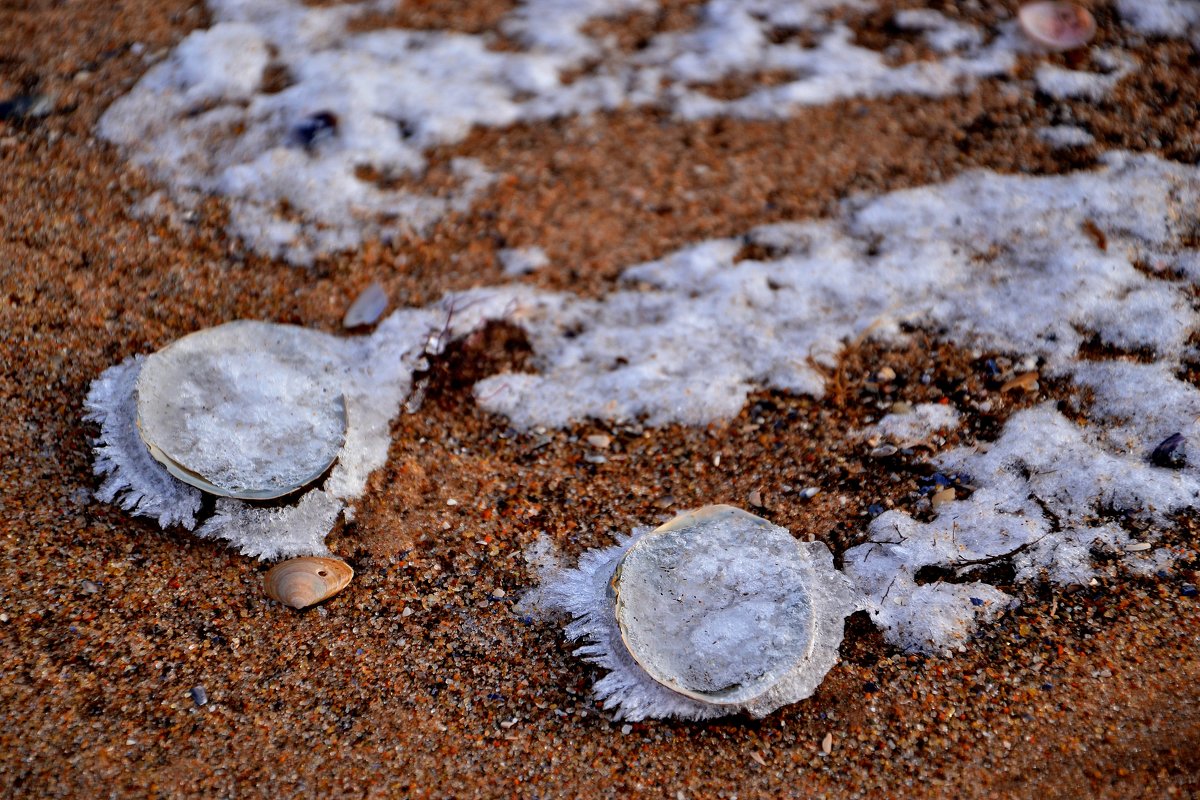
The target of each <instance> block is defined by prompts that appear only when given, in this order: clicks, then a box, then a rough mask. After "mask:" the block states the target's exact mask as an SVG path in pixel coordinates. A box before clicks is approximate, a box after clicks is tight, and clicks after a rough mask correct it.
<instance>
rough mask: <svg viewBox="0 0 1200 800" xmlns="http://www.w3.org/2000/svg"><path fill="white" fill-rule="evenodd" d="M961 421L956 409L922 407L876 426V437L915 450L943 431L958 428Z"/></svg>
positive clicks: (934, 404)
mask: <svg viewBox="0 0 1200 800" xmlns="http://www.w3.org/2000/svg"><path fill="white" fill-rule="evenodd" d="M960 418H961V415H960V414H959V413H958V410H957V409H956V408H954V407H953V406H950V405H942V404H941V403H919V404H917V405H915V406H913V407H912V409H911V410H910V411H906V412H904V413H902V414H897V413H894V412H893V413H891V414H888V415H887V416H885V417H884V418H883V419H881V420H879V422H877V423H875V424H874V425H873V426H872V433H874V434H875V435H876V436H879V437H881V438H884V439H887V440H888V441H890V442H892V443H894V444H896V445H897V446H899V447H913V446H914V445H917V444H919V443H921V442H925V441H927V440H928V439H929V438H930V437H931V436H933V434H935V433H938V432H939V431H949V430H953V429H954V428H957V427H958V422H959V419H960Z"/></svg>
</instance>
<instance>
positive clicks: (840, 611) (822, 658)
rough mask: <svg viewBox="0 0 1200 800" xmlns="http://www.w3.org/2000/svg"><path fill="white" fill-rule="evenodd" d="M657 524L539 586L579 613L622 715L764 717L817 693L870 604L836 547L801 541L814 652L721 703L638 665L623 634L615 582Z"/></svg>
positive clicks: (604, 696)
mask: <svg viewBox="0 0 1200 800" xmlns="http://www.w3.org/2000/svg"><path fill="white" fill-rule="evenodd" d="M714 508H722V507H711V506H710V507H705V508H703V509H697V510H695V511H693V512H689V513H688V514H685V515H683V517H682V519H683V520H684V521H683V522H680V518H677V519H676V520H674V521H672V522H669V523H667V526H677V527H678V526H680V525H686V524H688V521H689V520H691V521H694V517H695V515H697V514H700V515H703V514H709V513H712V510H713V509H714ZM723 508H724V509H729V510H730V511H736V513H737V514H739V515H744V516H745V517H746V518H749V519H753V520H757V522H756V523H755V524H756V525H765V526H769V528H770V529H772V530H774V531H777V532H778V531H782V532H783V533H786V534H787V535H788V536H789V537H790V536H791V534H790V533H787V531H786V529H783V528H779V527H778V526H774V525H772V524H771V523H769V522H768V521H766V520H761V518H758V517H754V516H753V515H751V514H749V513H747V512H744V511H741V510H740V509H732V507H729V506H725V507H723ZM677 527H676V529H677ZM656 530H658V529H652V528H639V529H636V530H635V531H634V532H633V533H632V535H630V536H628V537H625V538H624V539H623V540H622V541H621V542H620V543H619V544H618V545H616V546H613V547H608V548H604V549H600V550H591V551H587V552H585V553H584V554H583V555H582V556H581V557H580V559H579V563H578V565H577V566H576V567H575V568H573V569H560V570H555V571H552V572H550V573H548V574H547V575H546V576H545V578H544V581H543V584H542V586H541V587H540V589H539V590H538V593H537V594H538V601H539V605H540V606H541V607H542V608H544V609H546V610H550V611H561V612H566V613H567V614H569V615H570V616H571V618H572V619H571V620H570V621H569V622H568V623H567V625H566V629H565V632H566V635H567V637H568V638H569V639H572V640H577V641H581V642H583V645H582V646H581V647H580V648H578V649H577V650H576V654H577V655H578V656H580V657H582V658H584V659H586V660H588V661H591V662H593V663H595V664H597V665H599V666H600V667H602V668H604V669H606V670H607V674H606V675H604V676H603V677H602V678H600V679H599V680H598V681H597V682H596V684H595V686H594V691H595V694H596V696H597V698H598V699H599V700H601V701H602V703H603V705H604V707H605V708H606V709H608V710H611V711H612V712H613V714H614V716H615V717H616V718H617V719H628V720H633V721H636V720H640V719H646V718H666V717H677V718H681V719H695V720H703V719H712V718H716V717H720V716H725V715H728V714H734V713H746V714H749V715H751V716H755V717H763V716H766V715H767V714H769V713H771V712H772V711H775V710H776V709H778V708H780V707H782V706H785V705H788V704H790V703H794V702H797V701H799V700H803V699H804V698H806V697H808V696H810V695H811V694H812V693H813V692H814V691H815V690H816V688H817V686H818V685H819V684H820V682H821V680H822V679H823V678H824V676H825V674H826V673H827V672H828V671H829V670H830V669H831V668H832V667H833V665H834V664H835V663H837V659H838V647H839V645H840V644H841V640H842V636H843V632H844V621H845V618H846V616H848V615H849V614H851V613H853V612H854V611H855V610H858V609H859V608H861V607H862V598H861V597H860V595H859V594H858V593H857V592H856V591H855V590H854V588H853V587H852V585H851V583H850V581H849V580H848V579H847V578H846V577H845V576H844V575H842V574H841V573H840V572H838V571H837V570H836V569H834V566H833V556H832V554H831V553H830V552H829V550H828V548H827V547H826V546H825V545H824V544H823V543H820V542H799V541H797V542H796V543H795V544H796V551H795V552H796V558H797V561H796V564H795V566H796V568H797V569H798V571H799V572H800V573H802V574H803V577H804V580H805V581H806V583H807V584H808V586H807V589H808V594H809V595H810V596H811V597H813V598H814V604H813V614H812V621H813V625H812V641H811V645H810V646H809V647H808V648H807V653H806V655H805V656H804V657H802V658H800V659H798V660H797V662H796V663H795V664H794V665H792V668H790V669H788V670H785V671H783V672H782V673H781V674H778V675H776V676H774V677H772V678H771V681H770V685H769V686H768V687H767V688H766V689H765V690H764V691H762V692H759V693H756V694H755V695H754V696H752V697H749V698H747V699H745V700H744V701H741V702H735V703H728V704H718V703H713V702H707V701H706V700H704V699H701V698H699V697H694V696H688V695H685V694H682V693H680V692H678V691H675V690H673V689H672V688H670V687H668V686H667V685H665V684H664V683H663V682H661V681H659V680H657V679H656V678H655V677H653V676H652V675H650V674H649V673H648V672H647V671H646V670H645V669H644V668H643V667H642V666H641V665H639V664H638V662H637V661H636V660H635V658H634V657H633V655H632V654H631V652H630V651H629V649H628V647H627V646H626V644H625V640H624V638H623V636H622V631H621V626H620V624H619V622H618V618H617V614H616V609H615V606H614V604H613V592H612V588H611V584H612V581H613V578H614V576H615V575H616V571H617V567H618V564H619V563H620V562H621V559H622V558H624V557H625V555H626V554H627V553H628V552H629V551H630V549H631V548H633V547H635V546H637V544H638V542H639V541H641V540H642V539H643V538H644V537H646V536H647V535H651V534H653V533H654V532H655V531H656ZM743 555H744V553H743ZM729 557H730V558H731V559H733V560H734V565H735V566H738V567H746V566H747V564H748V562H747V561H745V560H743V561H741V562H740V563H739V562H737V559H738V557H739V552H738V551H736V550H735V551H733V552H731V553H730V554H729Z"/></svg>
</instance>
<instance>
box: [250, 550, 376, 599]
mask: <svg viewBox="0 0 1200 800" xmlns="http://www.w3.org/2000/svg"><path fill="white" fill-rule="evenodd" d="M353 578H354V569H353V568H352V567H351V566H350V565H349V564H347V563H346V562H345V561H340V560H338V559H336V558H323V557H321V556H305V557H303V558H293V559H290V560H288V561H282V562H280V563H278V564H276V565H275V566H273V567H271V569H270V570H268V572H267V574H266V577H264V578H263V585H264V588H265V589H266V592H267V596H268V597H270V598H271V599H272V600H278V601H279V602H281V603H283V604H284V605H285V606H291V607H292V608H308V607H309V606H311V605H316V604H317V603H320V602H321V601H322V600H328V599H329V598H330V597H333V596H334V595H335V594H337V593H338V592H340V591H342V589H345V588H346V587H347V586H348V585H349V584H350V581H351V580H352V579H353Z"/></svg>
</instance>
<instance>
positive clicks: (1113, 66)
mask: <svg viewBox="0 0 1200 800" xmlns="http://www.w3.org/2000/svg"><path fill="white" fill-rule="evenodd" d="M1092 58H1093V59H1095V61H1096V62H1097V63H1098V64H1099V65H1100V66H1101V67H1102V68H1104V69H1105V70H1106V71H1105V72H1088V71H1086V70H1077V69H1067V68H1066V67H1060V66H1057V65H1055V64H1042V65H1041V66H1039V67H1038V68H1037V72H1036V73H1034V81H1035V82H1036V83H1037V87H1038V89H1040V90H1041V91H1043V92H1045V93H1046V94H1048V95H1050V96H1051V97H1053V98H1054V99H1056V100H1066V99H1070V98H1082V99H1084V100H1091V101H1093V102H1096V101H1099V100H1102V99H1103V98H1104V97H1105V96H1106V95H1107V94H1108V93H1109V92H1111V91H1112V90H1113V89H1114V88H1115V87H1116V85H1117V84H1118V83H1120V82H1121V80H1122V79H1123V78H1125V77H1126V76H1127V75H1129V74H1130V73H1131V72H1133V71H1134V70H1135V69H1136V68H1137V62H1136V61H1134V60H1133V59H1132V58H1130V57H1129V56H1128V55H1126V54H1124V53H1120V52H1117V51H1113V50H1096V51H1095V52H1094V53H1093V55H1092Z"/></svg>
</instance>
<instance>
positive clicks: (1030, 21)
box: [1017, 2, 1096, 50]
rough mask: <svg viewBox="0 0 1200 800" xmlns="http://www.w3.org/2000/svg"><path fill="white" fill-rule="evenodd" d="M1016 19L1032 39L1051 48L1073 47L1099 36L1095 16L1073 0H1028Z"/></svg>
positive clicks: (1071, 48) (1081, 45) (1070, 48)
mask: <svg viewBox="0 0 1200 800" xmlns="http://www.w3.org/2000/svg"><path fill="white" fill-rule="evenodd" d="M1017 19H1018V20H1019V21H1020V23H1021V29H1022V30H1024V31H1025V33H1026V35H1027V36H1029V38H1030V39H1033V40H1034V41H1035V42H1037V43H1038V44H1040V45H1042V46H1043V47H1047V48H1049V49H1051V50H1074V49H1075V48H1076V47H1083V46H1084V45H1085V44H1087V43H1088V42H1090V41H1091V40H1092V38H1093V37H1094V36H1095V35H1096V18H1095V17H1093V16H1092V14H1091V12H1090V11H1088V10H1087V9H1086V8H1081V7H1080V6H1077V5H1075V4H1074V3H1062V2H1038V3H1026V4H1025V5H1023V6H1021V8H1020V10H1019V11H1018V12H1017Z"/></svg>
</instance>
